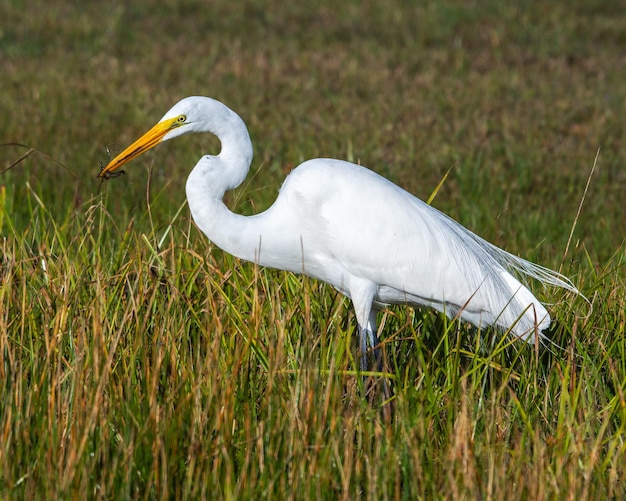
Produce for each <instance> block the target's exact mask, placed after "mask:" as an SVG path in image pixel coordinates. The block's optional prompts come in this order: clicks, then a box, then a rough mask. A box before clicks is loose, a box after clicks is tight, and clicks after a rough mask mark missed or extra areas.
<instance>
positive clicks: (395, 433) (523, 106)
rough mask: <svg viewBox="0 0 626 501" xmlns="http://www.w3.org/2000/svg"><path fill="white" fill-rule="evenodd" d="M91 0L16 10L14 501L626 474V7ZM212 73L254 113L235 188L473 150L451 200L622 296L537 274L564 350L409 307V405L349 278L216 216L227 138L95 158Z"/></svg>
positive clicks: (415, 493) (8, 279) (326, 490)
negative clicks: (362, 363) (560, 284)
mask: <svg viewBox="0 0 626 501" xmlns="http://www.w3.org/2000/svg"><path fill="white" fill-rule="evenodd" d="M574 3H575V4H576V5H575V6H574V5H573V4H574ZM78 5H79V4H78V3H77V2H70V1H68V0H65V1H63V0H56V1H52V2H43V0H35V1H33V2H29V3H28V4H26V3H25V2H19V1H8V0H7V1H3V2H1V3H0V19H2V23H1V25H0V66H1V68H2V71H1V73H0V82H2V92H0V117H1V118H0V143H2V146H0V172H1V174H0V237H1V239H0V386H1V390H0V497H1V498H3V499H44V498H47V499H54V498H57V499H77V498H84V497H86V498H88V499H310V498H316V499H372V500H373V499H493V500H498V499H533V500H535V499H576V500H583V499H604V498H615V499H618V498H621V497H622V496H624V495H626V492H625V491H626V489H625V487H624V480H625V479H626V443H625V439H624V434H625V432H626V398H625V396H624V393H625V392H626V339H625V336H624V334H625V333H624V326H625V324H626V314H625V310H626V306H625V305H626V273H625V263H626V243H625V237H626V149H625V143H626V122H625V121H624V110H625V109H626V7H623V6H620V3H619V2H603V1H601V0H582V1H579V2H566V1H556V0H555V1H548V2H543V3H541V2H530V1H523V2H519V3H516V4H513V3H511V2H500V1H495V0H487V1H485V2H465V1H460V0H458V1H446V2H408V1H402V0H388V1H382V2H381V1H379V2H375V1H363V2H356V1H346V2H330V1H328V0H321V1H319V2H316V3H315V6H313V3H309V5H308V6H305V5H306V4H305V3H304V2H299V3H298V2H292V3H289V2H287V3H283V2H277V1H267V2H265V3H262V2H254V1H241V2H233V1H221V0H218V1H215V2H199V1H197V0H178V1H176V2H169V3H166V5H164V3H162V2H156V1H154V0H146V1H144V2H135V3H134V4H128V2H125V3H124V2H112V3H108V4H106V5H105V4H104V3H102V4H100V3H93V2H92V3H84V5H82V4H81V6H78ZM194 94H199V95H208V96H211V97H214V98H217V99H219V100H221V101H223V102H224V103H226V104H227V105H229V106H230V107H231V108H233V109H234V110H235V111H237V112H238V113H239V114H240V115H241V116H242V117H243V118H244V120H245V121H246V123H247V125H248V127H249V129H250V134H251V137H252V140H253V142H254V145H255V160H254V162H253V165H252V171H251V175H250V176H249V178H248V180H247V181H246V182H245V183H244V185H243V186H242V187H241V188H239V189H237V190H236V191H235V192H233V193H230V194H228V196H227V200H228V203H229V206H230V207H231V208H232V209H233V210H236V211H238V212H241V213H244V214H252V213H254V212H257V211H260V210H263V209H265V208H266V207H268V206H269V205H270V204H271V203H272V201H273V200H274V198H275V195H276V192H277V190H278V188H279V186H280V183H281V181H282V180H283V179H284V177H285V175H286V174H287V173H288V172H289V171H290V170H291V169H292V168H293V167H294V166H295V165H297V164H298V163H299V162H301V161H302V160H305V159H308V158H313V157H317V156H329V157H336V158H344V159H349V160H353V161H355V162H360V163H362V164H364V165H366V166H369V167H370V168H372V169H374V170H376V171H377V172H379V173H381V174H382V175H384V176H387V177H388V178H390V179H391V180H393V181H394V182H396V183H397V184H399V185H401V186H403V187H404V188H406V189H407V190H409V191H411V192H413V193H415V194H416V195H418V196H420V197H422V198H424V199H425V198H427V197H428V196H429V195H430V194H431V193H432V192H433V190H435V188H436V187H437V185H438V184H439V182H440V181H441V180H442V179H443V177H444V176H445V174H446V173H447V172H448V171H449V175H448V177H447V179H446V181H445V183H444V184H443V186H442V188H441V190H440V191H439V192H438V193H437V196H436V198H435V200H434V202H433V204H434V205H435V206H437V207H438V208H440V209H442V210H443V211H444V212H447V213H448V214H450V215H451V216H453V217H454V218H455V219H457V220H458V221H460V222H461V223H462V224H464V225H465V226H467V227H468V228H470V229H471V230H473V231H475V232H476V233H478V234H480V235H481V236H483V237H485V238H486V239H488V240H490V241H492V242H493V243H495V244H497V245H499V246H501V247H503V248H505V249H507V250H508V251H510V252H512V253H515V254H518V255H520V256H523V257H526V258H528V259H531V260H533V261H536V262H539V263H540V264H543V265H545V266H548V267H551V268H554V269H559V270H561V271H562V272H563V273H565V274H566V275H568V276H569V277H571V278H572V280H573V281H574V282H575V283H576V285H577V286H578V287H579V288H580V290H581V291H582V293H583V294H584V295H585V296H586V297H588V298H589V300H590V302H591V305H592V306H593V309H590V306H589V305H588V304H587V303H585V301H584V300H582V299H581V298H575V297H572V295H570V294H566V293H564V292H562V291H558V290H542V289H541V288H540V287H538V286H537V284H533V288H534V290H535V292H536V293H537V295H538V297H539V298H540V299H542V300H544V301H545V302H546V303H549V304H550V305H551V306H550V311H551V314H552V317H553V318H554V327H553V328H551V331H550V336H551V338H552V339H553V340H554V342H555V343H556V344H557V345H558V346H560V347H561V348H554V347H553V348H551V349H541V348H540V349H538V350H537V349H534V348H532V347H527V346H522V345H521V344H520V343H515V342H512V341H511V340H510V339H505V338H503V337H502V335H501V333H498V332H493V331H490V330H487V331H483V332H480V333H477V332H475V331H473V330H471V329H470V328H469V327H468V326H467V325H464V324H460V323H458V322H452V321H449V320H447V319H445V318H444V317H443V316H440V315H437V314H435V313H432V312H430V311H413V310H409V309H407V308H403V307H394V308H391V309H389V310H386V311H385V312H384V313H383V315H382V317H381V318H380V321H381V322H382V323H384V334H383V338H384V348H385V354H386V357H387V360H388V363H389V365H390V373H389V375H388V377H389V378H390V380H391V381H392V386H393V390H394V393H395V414H394V416H393V419H392V420H391V422H388V421H386V420H385V418H384V415H383V413H381V411H380V409H379V408H378V406H377V405H376V404H370V403H369V402H368V401H367V399H366V398H364V397H363V388H362V383H361V378H360V377H358V376H357V374H356V372H355V368H356V367H357V366H358V364H357V363H355V354H356V342H355V335H354V325H355V321H354V316H353V313H352V311H351V305H350V303H349V301H347V300H346V299H344V298H343V297H341V296H340V295H338V294H337V293H336V292H335V291H334V290H332V289H331V288H330V287H328V286H326V285H324V284H321V283H318V282H316V281H315V280H311V279H306V278H303V277H300V276H295V275H291V274H288V273H284V272H280V271H274V270H266V269H259V268H257V267H255V266H254V265H252V264H249V263H245V262H241V261H239V260H237V259H235V258H232V257H231V256H229V255H227V254H225V253H223V252H222V251H220V250H219V249H217V248H216V247H214V246H213V245H212V244H211V243H210V242H208V241H207V239H206V238H205V237H204V236H203V235H202V234H201V233H200V231H199V230H198V229H197V228H196V227H195V226H194V225H193V222H192V221H191V219H190V215H189V211H188V209H187V207H186V205H185V204H184V202H185V199H184V182H185V178H186V175H187V173H188V172H189V170H190V169H191V167H192V166H193V164H194V163H195V161H196V159H197V157H198V156H199V155H200V153H201V152H216V151H217V150H218V149H219V143H218V142H217V141H216V140H215V138H211V137H208V136H194V137H186V138H184V139H179V140H177V141H173V142H171V143H168V144H165V145H162V146H160V147H159V148H157V149H155V150H153V152H151V153H148V154H146V155H144V157H142V158H140V159H138V160H136V161H135V162H134V163H133V164H130V165H128V168H127V174H126V176H124V177H121V178H119V179H114V180H112V181H109V182H105V183H104V184H101V183H100V180H98V179H96V175H97V173H98V171H99V164H100V163H101V162H106V160H107V151H106V150H107V146H109V147H110V150H111V153H113V154H115V153H117V152H118V151H120V150H121V148H122V147H124V146H126V145H127V144H129V142H130V141H131V140H133V139H135V138H136V137H137V136H138V135H139V134H140V133H143V132H144V131H145V130H147V128H148V127H149V126H151V125H152V124H153V123H154V122H156V121H157V120H158V119H159V118H160V117H161V116H162V114H163V113H164V112H165V111H166V110H167V109H169V107H170V106H171V105H172V104H174V103H175V102H176V101H178V100H179V99H180V98H182V97H184V96H187V95H194ZM14 143H20V144H22V145H26V146H19V145H17V144H14ZM598 151H599V155H598V158H597V163H596V167H595V170H594V171H593V175H591V172H592V167H593V165H594V159H595V158H596V154H597V152H598ZM588 181H589V185H588V189H587V191H586V196H585V198H584V203H583V204H582V207H581V201H583V193H584V192H585V188H586V185H587V182H588ZM579 211H580V212H579Z"/></svg>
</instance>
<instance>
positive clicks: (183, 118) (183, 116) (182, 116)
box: [176, 115, 187, 125]
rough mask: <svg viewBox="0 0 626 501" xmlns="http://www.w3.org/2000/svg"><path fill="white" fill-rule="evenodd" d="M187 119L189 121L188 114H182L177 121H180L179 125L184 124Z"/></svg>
mask: <svg viewBox="0 0 626 501" xmlns="http://www.w3.org/2000/svg"><path fill="white" fill-rule="evenodd" d="M186 121H187V115H180V116H179V117H178V119H177V120H176V123H178V125H182V124H184V123H185V122H186Z"/></svg>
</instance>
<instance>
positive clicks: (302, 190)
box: [100, 97, 578, 369]
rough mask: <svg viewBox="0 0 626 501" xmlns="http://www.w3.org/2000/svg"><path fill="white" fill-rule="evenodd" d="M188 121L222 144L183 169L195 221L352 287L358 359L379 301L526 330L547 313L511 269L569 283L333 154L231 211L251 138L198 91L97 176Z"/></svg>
mask: <svg viewBox="0 0 626 501" xmlns="http://www.w3.org/2000/svg"><path fill="white" fill-rule="evenodd" d="M192 132H210V133H212V134H214V135H216V136H217V137H218V138H219V139H220V141H221V145H222V149H221V152H220V153H219V155H216V156H211V155H205V156H203V157H202V158H200V160H199V161H198V163H197V164H196V166H195V167H194V169H193V170H192V171H191V174H190V175H189V178H188V180H187V190H186V191H187V199H188V202H189V207H190V210H191V213H192V216H193V219H194V221H195V222H196V224H197V225H198V226H199V228H200V229H201V230H202V231H203V232H204V233H205V234H206V235H207V236H208V237H209V239H210V240H211V241H213V242H214V243H215V244H216V245H217V246H219V247H220V248H222V249H223V250H225V251H227V252H229V253H231V254H233V255H235V256H237V257H239V258H241V259H245V260H248V261H253V262H255V263H257V264H259V265H262V266H269V267H272V268H279V269H283V270H289V271H292V272H295V273H305V274H307V275H309V276H312V277H315V278H317V279H320V280H323V281H324V282H327V283H329V284H331V285H332V286H333V287H335V288H336V289H338V290H339V291H341V292H342V293H343V294H345V295H346V296H348V297H350V298H351V299H352V302H353V304H354V309H355V312H356V318H357V322H358V326H359V335H360V346H361V353H362V355H363V356H362V358H361V366H362V368H363V369H365V368H366V358H365V356H364V354H365V353H366V351H367V348H368V345H369V347H370V348H374V347H376V345H377V344H378V340H377V335H376V334H377V333H376V312H377V311H378V310H379V309H380V308H381V307H382V306H384V305H387V304H408V305H412V306H428V307H432V308H434V309H436V310H439V311H442V312H445V313H446V314H447V315H448V316H450V317H455V316H457V315H458V316H459V317H460V318H461V319H463V320H466V321H468V322H470V323H472V324H474V325H476V326H478V327H484V326H487V325H495V326H497V327H499V328H501V329H503V330H506V331H510V332H511V333H512V334H513V335H515V336H518V337H520V338H522V339H524V340H526V341H529V342H532V341H534V339H535V335H541V331H543V330H544V329H546V328H547V327H548V326H549V325H550V316H549V314H548V312H547V310H546V309H545V307H544V306H543V305H542V304H541V303H540V302H539V301H538V300H537V299H536V298H535V296H534V295H533V294H532V293H531V292H530V290H529V289H528V288H527V287H526V286H525V285H523V284H522V283H521V282H520V281H519V280H518V278H516V276H527V277H530V278H533V279H536V280H538V281H539V282H541V283H542V284H544V285H551V286H557V287H563V288H565V289H568V290H570V291H573V292H578V291H577V290H576V288H575V287H574V286H573V285H572V283H571V282H570V281H569V280H568V279H567V278H565V277H564V276H562V275H560V274H558V273H556V272H554V271H551V270H549V269H547V268H544V267H541V266H538V265H536V264H533V263H530V262H528V261H526V260H524V259H521V258H519V257H516V256H514V255H512V254H509V253H508V252H505V251H504V250H502V249H500V248H498V247H496V246H494V245H492V244H490V243H488V242H486V241H485V240H483V239H481V238H480V237H478V236H477V235H475V234H474V233H472V232H471V231H469V230H468V229H466V228H464V227H463V226H461V225H460V224H459V223H457V222H456V221H454V220H453V219H451V218H449V217H448V216H446V215H445V214H443V213H442V212H440V211H438V210H437V209H435V208H433V207H431V206H429V205H427V204H426V203H424V202H422V201H421V200H419V199H418V198H416V197H414V196H413V195H411V194H410V193H408V192H407V191H405V190H403V189H402V188H400V187H398V186H396V185H395V184H393V183H392V182H390V181H388V180H387V179H385V178H383V177H381V176H379V175H378V174H376V173H374V172H373V171H371V170H369V169H366V168H365V167H361V166H359V165H355V164H353V163H349V162H344V161H341V160H334V159H325V158H318V159H314V160H309V161H306V162H304V163H303V164H301V165H300V166H298V167H297V168H296V169H295V170H294V171H293V172H292V173H291V174H290V175H289V176H288V177H287V179H286V180H285V182H284V184H283V186H282V188H281V190H280V193H279V195H278V198H277V199H276V201H275V202H274V204H273V205H272V206H271V207H270V208H269V209H268V210H266V211H265V212H263V213H260V214H257V215H254V216H241V215H238V214H234V213H233V212H231V211H230V210H229V209H228V208H227V207H226V206H225V205H224V203H223V201H222V199H223V196H224V193H225V192H226V191H227V190H230V189H233V188H235V187H237V186H239V185H240V184H241V183H242V182H243V180H244V179H245V177H246V175H247V173H248V171H249V168H250V163H251V161H252V154H253V152H252V143H251V141H250V137H249V135H248V131H247V129H246V126H245V124H244V122H243V120H242V119H241V118H240V117H239V116H238V115H237V114H236V113H235V112H233V111H232V110H230V109H229V108H228V107H226V106H225V105H223V104H222V103H220V102H218V101H215V100H213V99H210V98H206V97H188V98H185V99H183V100H182V101H180V102H179V103H177V104H176V105H175V106H174V107H173V108H172V109H171V110H170V111H168V112H167V113H166V114H165V116H164V117H163V118H162V119H161V120H160V121H159V122H158V123H157V124H156V125H155V126H154V127H153V128H152V129H151V130H150V131H148V132H147V133H146V134H144V135H143V136H142V137H141V138H140V139H138V140H137V141H136V142H135V143H133V144H132V145H131V146H129V147H128V148H126V149H125V150H124V151H123V152H122V153H120V155H118V156H117V157H116V158H114V159H113V160H112V161H111V162H110V163H109V164H108V165H107V166H106V167H105V168H104V169H103V170H102V172H101V173H100V176H102V177H109V176H111V175H112V173H113V172H114V171H115V170H116V169H118V168H119V167H120V166H121V165H123V164H124V163H126V162H128V161H129V160H131V159H133V158H135V157H136V156H137V155H139V154H141V153H143V152H144V151H146V150H147V149H149V148H151V147H153V146H155V145H156V144H158V143H159V142H161V141H166V140H168V139H173V138H174V137H177V136H180V135H182V134H187V133H192ZM514 275H515V276H514Z"/></svg>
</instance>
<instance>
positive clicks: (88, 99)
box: [0, 0, 626, 265]
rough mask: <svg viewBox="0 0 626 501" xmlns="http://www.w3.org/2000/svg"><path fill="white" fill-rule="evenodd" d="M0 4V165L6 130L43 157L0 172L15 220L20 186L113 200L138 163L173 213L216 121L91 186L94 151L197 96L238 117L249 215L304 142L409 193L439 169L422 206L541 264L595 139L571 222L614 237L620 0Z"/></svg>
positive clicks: (422, 191) (157, 203) (618, 218)
mask: <svg viewBox="0 0 626 501" xmlns="http://www.w3.org/2000/svg"><path fill="white" fill-rule="evenodd" d="M0 18H1V19H2V23H1V27H0V65H1V67H2V71H1V72H0V82H1V83H2V86H1V88H2V92H0V143H3V146H2V147H0V166H1V168H2V170H4V169H6V168H7V167H8V166H10V165H11V164H12V163H13V162H15V161H16V160H17V159H19V158H20V157H21V156H22V155H23V154H24V153H26V152H27V151H28V148H22V147H17V146H8V145H7V144H6V143H14V142H16V143H21V144H24V145H27V146H28V147H30V148H35V149H36V150H38V152H41V153H43V154H45V155H47V156H48V157H45V156H43V155H41V154H39V153H33V154H31V155H30V156H29V157H28V158H27V159H25V160H24V161H22V162H20V163H19V164H17V165H16V166H14V167H13V168H11V169H10V170H9V171H8V172H4V173H3V174H2V176H1V177H0V184H1V185H2V186H4V187H5V188H4V189H5V190H6V195H5V197H6V198H5V207H6V211H7V213H10V214H11V217H12V220H13V223H14V224H15V225H16V227H18V228H19V227H20V226H21V225H28V224H29V221H28V217H29V216H28V215H29V211H28V210H22V209H23V207H21V204H20V200H24V198H23V197H24V196H25V194H26V192H27V191H29V190H33V191H34V192H35V193H36V194H37V195H38V196H39V197H40V198H41V199H42V200H43V202H44V203H45V204H46V205H47V207H48V208H49V209H50V210H51V211H53V212H58V213H59V214H60V216H61V215H63V216H65V215H66V214H67V211H68V210H83V209H84V207H85V204H90V203H92V202H93V200H94V199H96V198H97V197H98V196H102V195H104V196H107V194H108V196H111V193H113V196H111V199H110V200H109V201H108V202H107V207H108V208H109V209H110V210H111V211H112V212H113V213H114V214H117V215H120V216H121V215H123V214H128V213H130V212H134V211H135V210H136V209H142V208H144V207H145V203H146V196H145V191H146V181H147V178H148V170H151V189H152V190H153V192H152V193H151V195H150V196H154V207H153V209H154V215H155V217H157V218H158V217H163V218H164V220H167V219H168V218H169V217H171V214H173V213H174V212H175V211H176V210H177V209H178V207H179V206H180V204H181V203H182V202H183V201H184V181H185V178H186V175H187V173H188V172H189V171H190V169H191V168H192V167H193V165H194V163H195V161H196V159H197V158H198V157H199V156H200V154H201V153H211V152H214V153H217V152H218V150H219V144H218V142H217V141H216V140H215V139H214V138H211V137H208V136H204V137H202V136H198V137H188V138H185V139H184V140H182V139H181V140H179V141H176V144H165V145H162V146H160V147H159V148H158V149H156V150H154V151H153V152H151V153H150V154H149V155H146V157H145V158H142V159H140V160H138V161H136V162H134V164H131V165H129V166H128V169H127V175H126V176H125V177H123V178H119V179H116V180H114V182H108V183H105V184H104V185H103V186H100V180H97V179H96V175H97V173H98V171H99V164H100V163H101V162H102V163H105V162H106V160H107V158H108V155H107V151H106V149H107V147H108V148H110V151H111V154H113V155H114V154H116V153H117V152H119V151H120V150H121V149H122V148H123V147H125V146H126V145H127V144H128V143H129V142H130V141H132V140H134V139H135V138H136V137H137V136H138V135H139V134H141V133H143V132H144V131H145V130H147V128H148V127H149V126H151V125H152V124H153V123H155V122H156V121H157V120H158V119H159V118H160V117H161V116H162V115H163V114H164V113H165V111H167V110H168V109H169V108H170V106H171V105H173V104H174V103H175V102H177V101H178V100H179V99H180V98H182V97H185V96H188V95H207V96H210V97H213V98H216V99H218V100H220V101H223V102H224V103H225V104H227V105H228V106H229V107H231V108H232V109H233V110H235V111H236V112H237V113H239V114H240V115H241V116H242V118H243V119H244V121H245V122H246V123H247V125H248V127H249V129H250V134H251V137H252V140H253V142H254V145H255V159H254V162H253V165H252V172H254V173H256V174H255V176H254V179H252V180H251V181H250V182H249V184H247V185H246V186H245V187H244V188H243V189H242V190H241V193H239V194H238V195H235V196H234V197H233V198H232V201H231V206H232V207H233V208H234V209H235V210H239V211H242V212H244V213H251V212H254V211H257V210H262V209H263V208H265V207H267V206H268V205H270V204H271V202H272V201H273V199H274V197H275V194H276V191H277V190H278V188H279V186H280V184H281V182H282V180H283V179H284V177H285V175H286V174H287V173H288V172H289V171H290V169H291V168H293V167H294V166H295V165H297V164H298V163H300V162H301V161H303V160H305V159H308V158H313V157H318V156H324V157H325V156H328V157H336V158H342V159H349V160H352V161H355V162H359V163H362V164H363V165H366V166H368V167H370V168H372V169H373V170H375V171H377V172H379V173H381V174H382V175H384V176H387V177H389V178H390V179H391V180H392V181H394V182H396V183H397V184H400V185H401V186H402V187H404V188H406V189H407V190H409V191H411V192H413V193H415V194H417V195H418V196H420V197H422V198H425V197H428V195H429V194H430V193H431V192H432V191H433V190H434V189H435V187H436V186H437V184H438V183H439V181H440V180H441V179H442V178H443V176H444V175H445V173H446V172H448V171H450V175H449V177H448V178H447V180H446V182H445V184H444V186H443V189H442V190H441V191H440V193H439V194H438V196H437V198H436V200H435V202H434V205H436V206H437V207H439V208H440V209H442V210H444V211H445V212H447V213H449V214H450V215H452V216H453V217H455V218H456V219H458V220H459V221H461V222H462V223H463V224H464V225H466V226H468V227H469V228H470V229H472V230H473V231H475V232H478V233H479V234H481V235H483V236H485V237H486V238H487V239H489V240H491V241H493V242H494V243H496V244H497V245H501V246H505V247H506V248H507V249H509V250H511V251H513V252H515V253H520V254H522V255H526V256H528V257H536V258H538V259H541V260H543V261H544V262H547V263H550V264H552V265H554V264H555V263H557V264H558V260H559V256H560V255H561V254H562V252H563V249H564V247H565V244H566V241H567V237H568V235H569V231H570V229H571V227H572V223H573V221H574V218H575V215H576V211H577V208H578V205H579V203H580V200H581V196H582V193H583V190H584V187H585V183H586V181H587V178H588V176H589V174H590V171H591V168H592V165H593V162H594V158H595V156H596V152H597V151H598V150H600V155H599V160H598V167H597V169H596V172H595V174H594V177H593V179H592V181H591V184H590V189H589V193H588V195H587V199H586V201H585V206H584V208H583V211H582V214H581V217H580V220H579V222H578V226H577V230H576V233H575V237H576V239H577V240H579V241H580V242H579V243H581V242H582V243H584V245H585V246H586V248H587V250H588V252H589V253H590V255H591V256H592V258H593V260H594V261H599V262H601V261H603V260H605V259H607V258H608V257H610V256H611V255H612V253H613V252H614V251H615V249H616V247H617V246H618V245H619V244H620V243H621V242H622V240H623V238H624V235H625V234H626V208H625V207H626V204H625V203H624V200H625V195H626V168H625V165H626V162H625V157H626V153H625V151H624V147H623V145H624V109H625V96H626V7H624V6H622V5H621V4H620V3H619V2H603V1H598V0H583V1H579V2H575V3H572V2H565V1H551V2H532V1H525V2H516V3H515V4H509V3H505V2H500V1H495V0H494V1H491V0H490V1H486V2H467V1H454V0H451V1H446V2H440V1H420V2H409V1H403V0H386V1H367V0H366V1H359V2H357V1H346V2H334V1H328V0H321V1H319V2H315V3H314V4H313V3H305V2H292V3H287V4H285V3H284V2H276V1H266V2H258V1H238V2H232V1H210V2H200V1H196V0H178V1H172V2H165V3H164V2H157V1H150V0H146V1H141V2H133V3H128V2H106V3H105V2H90V3H88V4H86V3H83V2H75V1H60V0H53V1H46V2H44V1H43V0H36V1H33V2H28V3H25V2H18V1H4V2H2V3H1V5H0ZM27 182H28V183H29V186H30V188H29V187H27V184H26V183H27ZM98 194H100V195H98ZM158 194H161V196H157V195H158ZM535 253H537V254H538V255H535ZM560 253H561V254H560Z"/></svg>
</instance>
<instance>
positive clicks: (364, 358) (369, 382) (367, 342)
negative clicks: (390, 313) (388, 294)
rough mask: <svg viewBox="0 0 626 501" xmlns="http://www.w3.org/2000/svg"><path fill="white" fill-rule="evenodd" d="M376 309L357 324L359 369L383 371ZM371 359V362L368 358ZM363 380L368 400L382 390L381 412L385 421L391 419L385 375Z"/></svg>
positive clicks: (390, 406)
mask: <svg viewBox="0 0 626 501" xmlns="http://www.w3.org/2000/svg"><path fill="white" fill-rule="evenodd" d="M376 313H377V312H376V311H375V310H373V311H371V312H370V314H369V318H368V322H367V324H366V325H365V326H362V325H361V324H359V326H358V330H359V347H360V365H361V371H362V372H366V371H374V372H379V373H383V372H384V364H383V354H382V350H381V348H380V343H379V340H378V335H377V329H376ZM372 359H373V362H374V363H373V364H370V360H372ZM363 381H364V383H365V386H366V394H367V395H368V398H369V399H370V401H372V402H373V401H374V400H375V399H377V397H378V396H379V395H380V394H381V392H382V397H383V402H387V403H386V404H385V405H384V406H383V408H382V411H383V414H384V417H385V420H386V421H390V420H391V416H392V414H393V409H392V404H391V401H390V399H391V388H390V386H389V382H388V381H387V378H385V377H376V376H364V378H363Z"/></svg>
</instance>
